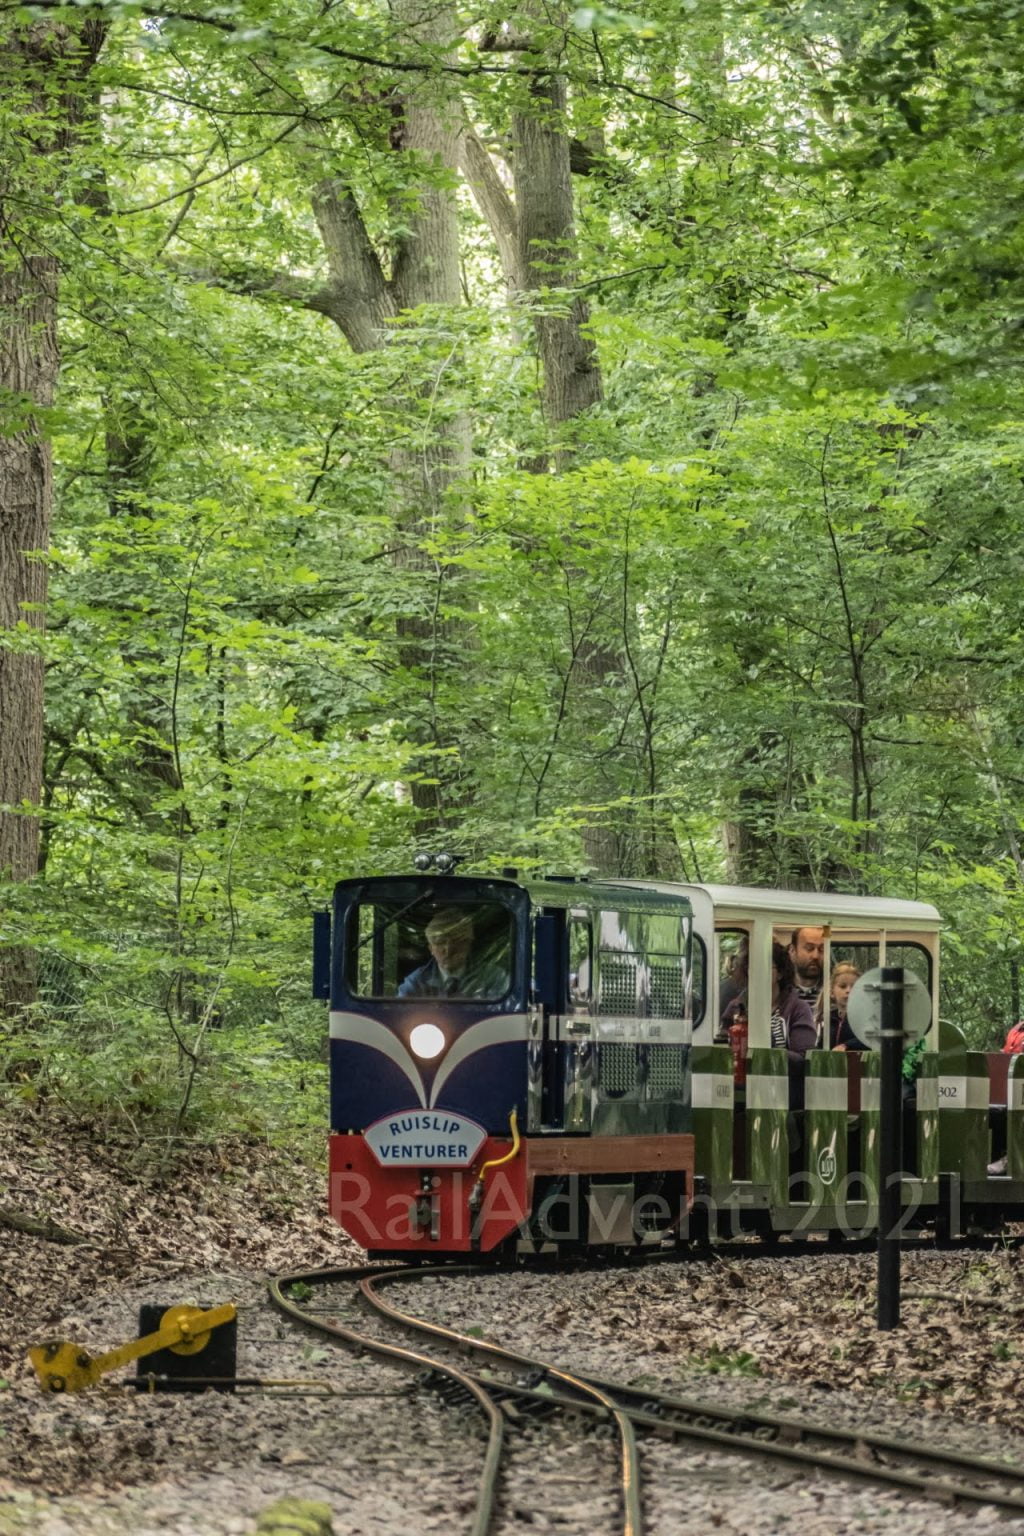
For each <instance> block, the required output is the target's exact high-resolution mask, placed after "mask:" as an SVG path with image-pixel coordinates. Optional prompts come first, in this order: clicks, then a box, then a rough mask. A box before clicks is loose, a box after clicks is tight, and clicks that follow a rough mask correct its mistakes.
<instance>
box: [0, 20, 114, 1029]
mask: <svg viewBox="0 0 1024 1536" xmlns="http://www.w3.org/2000/svg"><path fill="white" fill-rule="evenodd" d="M102 39H103V29H102V27H101V26H100V25H99V24H98V23H96V22H86V23H84V24H83V26H82V27H81V29H80V31H73V30H72V29H71V28H69V27H67V26H65V25H63V24H54V23H50V22H39V23H35V24H30V25H18V24H12V23H10V22H8V23H6V24H4V25H3V26H2V27H0V91H2V93H3V95H4V97H5V100H6V101H7V102H8V103H18V104H19V105H20V107H21V110H22V113H23V115H24V120H25V123H26V130H25V131H26V134H27V136H28V139H29V146H30V149H29V152H28V153H26V148H25V146H21V148H20V150H19V151H18V152H17V153H15V152H14V150H13V147H12V146H10V145H7V146H4V148H3V167H4V168H3V170H2V171H0V178H2V179H0V251H2V253H3V256H2V261H0V400H2V401H3V404H4V407H5V417H6V419H5V420H3V421H2V423H0V628H2V629H3V630H4V631H7V632H10V631H11V630H14V629H16V628H17V626H19V625H20V626H22V632H23V634H24V636H25V639H26V641H27V642H28V644H27V645H25V646H22V644H21V643H20V640H19V641H15V643H14V644H13V645H11V644H4V645H3V646H2V648H0V881H14V882H21V881H26V880H31V879H32V878H33V876H34V875H35V874H36V873H37V871H38V864H39V820H38V806H39V801H40V793H41V788H42V775H43V659H42V656H41V655H39V654H33V650H32V642H33V641H38V638H39V634H40V632H41V631H42V629H43V628H44V626H45V605H46V565H45V561H44V560H43V559H42V558H39V557H40V556H45V554H46V552H47V550H48V547H49V540H50V517H51V511H52V505H53V460H52V453H51V449H50V443H49V439H48V437H47V428H46V422H45V420H41V419H40V413H41V412H45V411H46V410H47V409H48V408H49V407H50V406H51V405H52V403H53V394H54V388H55V386H56V382H57V373H58V369H59V365H60V355H59V351H58V346H57V291H58V272H57V263H56V259H55V258H54V257H53V256H52V255H51V254H49V253H48V251H47V242H46V241H45V240H44V239H41V238H40V233H41V232H40V230H39V229H38V227H37V226H36V225H35V224H34V223H33V222H32V221H33V218H34V216H35V215H34V213H33V211H32V210H33V209H35V208H38V207H39V206H43V207H44V208H45V207H46V206H47V205H48V202H50V201H52V199H53V195H54V191H55V186H54V182H55V179H56V177H57V176H58V175H59V174H60V170H61V167H62V166H63V164H64V162H65V160H66V158H67V154H68V151H69V149H70V147H71V145H72V144H73V141H74V136H75V130H76V127H77V125H78V123H79V122H80V121H81V106H82V95H81V82H82V80H83V79H84V78H85V77H86V76H87V74H88V72H89V70H90V68H91V67H92V65H93V63H94V62H95V60H96V57H97V55H98V53H99V49H100V46H101V44H102ZM44 217H45V214H44ZM34 997H35V965H34V956H33V955H32V954H30V953H29V952H27V951H26V950H24V949H18V948H2V947H0V1013H6V1014H12V1013H17V1012H18V1011H19V1010H20V1009H22V1008H23V1007H25V1006H26V1005H27V1004H29V1003H31V1002H32V1001H33V1000H34Z"/></svg>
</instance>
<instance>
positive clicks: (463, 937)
mask: <svg viewBox="0 0 1024 1536" xmlns="http://www.w3.org/2000/svg"><path fill="white" fill-rule="evenodd" d="M691 943H692V934H691V924H690V919H689V910H688V906H687V903H686V902H685V900H682V899H680V898H675V899H668V898H665V897H659V896H657V895H654V894H651V893H645V894H638V893H637V892H636V891H630V890H627V889H625V888H623V887H619V888H614V887H611V886H608V887H603V886H596V885H589V884H587V885H584V884H582V883H576V882H571V881H566V882H555V881H551V882H544V883H538V884H535V885H531V886H529V887H525V886H523V885H520V884H519V883H518V882H516V881H514V880H509V879H500V880H499V879H487V878H468V877H462V876H454V875H448V874H436V875H426V874H424V875H410V876H400V877H395V878H371V879H366V880H345V881H341V882H339V884H338V885H337V887H336V889H335V894H334V905H333V911H332V914H331V916H330V919H329V920H328V919H327V918H326V914H325V915H324V919H323V920H321V921H320V922H319V923H318V934H317V945H316V967H315V990H316V991H317V993H318V994H319V995H320V996H324V997H329V998H330V1005H331V1007H330V1033H331V1129H332V1135H331V1144H330V1180H331V1182H330V1206H331V1211H332V1213H333V1215H334V1216H335V1218H336V1219H337V1220H338V1221H339V1222H340V1224H341V1225H342V1226H343V1227H344V1228H345V1230H346V1231H347V1232H349V1233H350V1235H351V1236H352V1237H353V1238H355V1240H356V1241H357V1242H358V1243H359V1244H360V1245H361V1246H362V1247H364V1248H366V1249H367V1250H368V1251H370V1252H372V1253H378V1254H379V1253H385V1252H392V1253H402V1254H415V1253H430V1254H435V1255H440V1254H444V1253H468V1252H473V1251H478V1252H486V1251H489V1250H491V1249H494V1248H495V1247H497V1246H498V1245H499V1244H504V1243H508V1242H511V1241H514V1240H516V1239H518V1241H519V1242H520V1243H521V1244H525V1245H527V1246H531V1245H532V1246H536V1245H537V1244H538V1243H539V1244H543V1243H544V1242H545V1240H546V1239H547V1238H553V1239H554V1240H557V1241H570V1242H581V1243H583V1244H584V1245H586V1244H588V1243H590V1244H593V1243H595V1242H600V1241H602V1240H604V1241H605V1242H627V1241H635V1240H636V1238H637V1236H638V1234H639V1235H647V1236H650V1237H652V1238H655V1237H658V1236H659V1235H661V1233H662V1232H664V1231H667V1230H670V1229H672V1228H673V1227H674V1226H676V1225H678V1220H679V1215H680V1210H681V1209H682V1208H685V1204H686V1200H687V1198H688V1195H689V1192H690V1189H691V1185H692V1164H693V1158H692V1138H691V1137H690V1136H689V1135H688V1134H687V1132H688V1129H689V1105H688V1084H689V1078H688V1070H687V1056H688V1041H689V1032H690V1028H691V1025H692V997H691V986H690V976H691ZM666 1192H667V1193H668V1194H669V1195H670V1196H671V1198H670V1199H667V1198H665V1193H666ZM652 1201H653V1202H654V1203H653V1204H652ZM638 1205H639V1206H640V1208H641V1209H640V1213H639V1215H638ZM556 1210H557V1214H558V1221H559V1223H560V1225H559V1226H558V1230H557V1231H556V1232H547V1231H546V1230H545V1224H546V1223H547V1225H548V1226H552V1224H553V1222H554V1217H555V1213H556Z"/></svg>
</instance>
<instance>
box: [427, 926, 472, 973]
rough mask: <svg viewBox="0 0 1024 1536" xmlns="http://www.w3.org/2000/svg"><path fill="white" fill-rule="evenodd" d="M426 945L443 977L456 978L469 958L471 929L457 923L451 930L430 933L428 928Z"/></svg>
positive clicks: (444, 929) (445, 929)
mask: <svg viewBox="0 0 1024 1536" xmlns="http://www.w3.org/2000/svg"><path fill="white" fill-rule="evenodd" d="M427 943H428V944H429V946H430V953H431V954H432V955H433V957H434V959H435V960H436V961H437V963H438V965H439V966H440V967H441V969H442V971H444V973H445V975H455V976H458V975H459V973H460V972H461V970H462V968H463V966H464V965H465V963H466V961H467V960H468V958H469V951H470V947H471V945H472V943H473V929H472V927H471V925H470V924H469V923H459V924H456V925H455V926H454V927H452V928H443V929H442V930H441V931H440V932H435V933H431V931H430V928H429V927H428V928H427Z"/></svg>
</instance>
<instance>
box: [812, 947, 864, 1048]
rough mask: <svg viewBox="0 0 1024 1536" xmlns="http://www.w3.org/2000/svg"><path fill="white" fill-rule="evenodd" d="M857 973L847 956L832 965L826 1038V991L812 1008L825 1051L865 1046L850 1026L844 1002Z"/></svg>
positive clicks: (847, 997)
mask: <svg viewBox="0 0 1024 1536" xmlns="http://www.w3.org/2000/svg"><path fill="white" fill-rule="evenodd" d="M859 975H860V971H859V970H858V969H857V967H856V966H855V965H853V964H852V963H851V962H850V961H849V960H843V961H841V962H840V964H839V965H834V966H833V967H832V979H831V981H830V982H829V989H828V996H829V1010H828V1038H827V1039H824V1038H823V1033H824V1032H823V1028H822V1026H823V1024H824V1012H825V994H824V992H822V994H821V996H820V997H819V999H818V1006H817V1008H816V1009H815V1010H814V1022H815V1026H816V1028H817V1031H818V1038H819V1040H821V1041H822V1045H823V1047H824V1049H825V1050H826V1051H866V1050H867V1046H866V1045H865V1044H864V1042H863V1040H858V1038H857V1036H856V1035H855V1034H854V1032H853V1030H852V1029H851V1027H850V1021H849V1019H848V1018H847V1017H846V1004H847V1002H848V1000H849V997H850V992H851V991H852V989H853V984H854V982H855V981H856V980H857V978H858V976H859Z"/></svg>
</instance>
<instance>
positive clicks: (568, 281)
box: [514, 72, 623, 874]
mask: <svg viewBox="0 0 1024 1536" xmlns="http://www.w3.org/2000/svg"><path fill="white" fill-rule="evenodd" d="M530 94H531V97H532V110H531V111H529V112H521V113H518V114H517V115H516V119H515V124H514V176H515V200H516V211H517V216H518V225H517V241H518V270H519V272H520V274H521V278H522V283H523V289H524V292H525V294H526V295H527V297H528V298H529V297H532V298H534V299H535V300H537V301H539V302H536V303H535V306H534V328H535V333H536V337H537V351H538V353H539V355H540V360H541V365H542V368H543V378H544V416H545V419H546V421H547V423H548V428H549V431H550V434H551V439H552V448H553V452H552V455H551V457H552V460H553V462H554V465H555V467H556V468H558V469H567V468H569V467H570V465H571V463H572V460H573V455H574V452H575V441H574V435H573V432H572V428H571V423H573V422H575V421H577V420H578V419H579V417H581V416H582V415H583V414H584V412H586V411H587V410H589V409H590V407H591V406H593V405H596V404H597V402H598V401H599V400H600V399H601V371H600V367H599V364H598V360H597V352H596V349H595V347H594V343H593V339H592V337H591V336H590V335H589V333H588V331H587V325H588V323H589V319H590V315H589V311H588V309H587V305H586V304H585V302H584V301H583V299H582V298H581V297H580V296H579V295H578V294H573V293H572V292H571V289H572V287H573V285H574V283H575V282H576V221H575V211H574V207H573V188H572V173H571V169H570V136H569V132H568V126H567V122H566V102H567V96H566V84H565V78H564V76H562V75H560V74H558V73H557V72H553V73H552V74H551V75H548V76H545V77H540V78H538V79H536V81H535V82H534V84H533V86H532V87H531V93H530ZM548 294H550V295H551V296H550V298H548V297H547V295H548ZM532 467H533V468H534V469H536V470H537V471H538V472H543V471H544V470H546V469H547V468H548V462H547V460H538V461H535V462H534V464H533V466H532ZM620 672H621V660H620V658H619V656H617V655H616V654H615V652H614V651H612V650H610V649H609V648H608V647H607V646H605V645H602V644H601V643H600V642H597V643H592V642H590V641H589V640H588V641H587V642H586V643H585V644H584V645H583V646H581V647H580V651H579V653H578V656H577V658H576V664H575V668H574V673H573V678H572V686H571V703H570V708H571V710H572V712H573V713H574V715H576V716H577V717H578V719H579V720H580V721H581V723H582V722H585V721H587V720H588V719H589V718H592V717H593V713H594V711H595V710H600V708H601V704H600V702H597V701H599V700H600V698H601V694H602V689H603V687H604V685H605V683H606V682H607V681H608V679H609V678H610V677H612V676H617V675H619V674H620ZM582 734H583V736H586V735H587V734H588V732H587V731H586V729H585V727H584V729H583V732H582ZM590 794H591V795H592V797H593V798H594V799H601V798H603V799H607V800H610V801H612V800H616V799H617V798H618V785H617V783H616V782H614V775H612V777H611V778H608V777H607V776H604V777H603V778H602V779H600V780H599V781H598V782H597V783H596V784H594V783H593V782H592V785H591V788H590ZM582 837H583V851H584V855H585V857H586V860H587V862H588V864H589V865H590V866H591V868H592V869H593V870H594V871H595V872H596V873H598V874H614V873H615V872H616V870H617V869H621V868H622V867H623V849H622V838H621V837H620V836H619V835H618V834H617V832H616V830H615V829H614V828H613V827H612V826H610V825H609V824H608V823H607V822H606V821H605V820H603V819H601V820H595V821H593V822H591V823H590V824H589V825H587V826H586V827H585V828H584V830H583V834H582Z"/></svg>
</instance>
